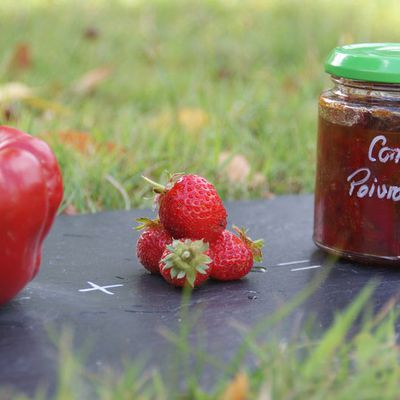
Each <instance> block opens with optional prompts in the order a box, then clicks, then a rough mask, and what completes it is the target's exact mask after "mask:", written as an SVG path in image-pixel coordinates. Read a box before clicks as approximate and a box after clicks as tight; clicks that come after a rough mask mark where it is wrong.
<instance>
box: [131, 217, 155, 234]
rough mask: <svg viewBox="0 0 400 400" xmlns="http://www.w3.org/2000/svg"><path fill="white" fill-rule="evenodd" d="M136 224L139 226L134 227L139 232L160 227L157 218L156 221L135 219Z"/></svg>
mask: <svg viewBox="0 0 400 400" xmlns="http://www.w3.org/2000/svg"><path fill="white" fill-rule="evenodd" d="M136 222H137V223H138V224H139V225H138V226H136V227H135V229H136V230H137V231H141V230H143V229H148V228H156V227H158V226H160V220H159V219H158V218H156V219H150V218H145V217H143V218H136Z"/></svg>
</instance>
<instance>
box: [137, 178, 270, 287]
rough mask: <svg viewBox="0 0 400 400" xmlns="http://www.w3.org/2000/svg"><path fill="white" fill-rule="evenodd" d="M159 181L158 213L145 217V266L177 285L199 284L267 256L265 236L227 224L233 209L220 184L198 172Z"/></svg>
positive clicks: (230, 276)
mask: <svg viewBox="0 0 400 400" xmlns="http://www.w3.org/2000/svg"><path fill="white" fill-rule="evenodd" d="M145 180H146V181H147V182H149V183H150V184H151V185H152V186H153V190H154V192H155V193H156V198H155V201H156V203H157V205H158V214H159V215H158V216H159V218H158V219H155V220H150V219H147V218H139V219H138V222H139V223H140V226H138V227H137V229H142V230H143V232H142V234H141V235H140V237H139V240H138V242H137V247H136V249H137V256H138V258H139V260H140V262H141V263H142V264H143V266H144V267H145V268H146V269H147V270H149V271H150V272H151V273H154V274H161V275H162V276H163V277H164V279H165V280H166V281H167V282H169V283H171V284H172V285H174V286H185V285H189V286H191V287H195V286H198V285H200V284H202V283H203V282H205V281H206V280H207V279H208V278H209V277H211V278H214V279H217V280H221V281H230V280H236V279H240V278H242V277H243V276H245V275H247V274H248V273H249V272H250V270H251V268H252V266H253V262H254V261H257V262H258V261H260V260H261V259H262V253H261V249H262V245H263V241H262V240H257V241H254V242H253V241H252V240H251V239H250V238H249V237H247V236H246V233H245V231H244V230H243V229H242V230H241V229H238V228H237V227H235V226H234V227H233V228H234V230H235V231H236V233H237V235H235V234H234V233H232V232H230V231H228V230H226V229H225V228H226V219H227V212H226V210H225V207H224V205H223V203H222V200H221V199H220V197H219V196H218V193H217V191H216V189H215V187H214V186H213V185H212V184H211V183H210V182H208V181H207V180H206V179H205V178H203V177H201V176H198V175H183V174H175V175H173V176H172V177H171V179H170V181H169V182H168V184H167V185H166V186H162V185H160V184H158V183H156V182H153V181H151V180H150V179H148V178H145Z"/></svg>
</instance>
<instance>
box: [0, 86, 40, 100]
mask: <svg viewBox="0 0 400 400" xmlns="http://www.w3.org/2000/svg"><path fill="white" fill-rule="evenodd" d="M32 96H33V90H32V89H31V88H30V87H28V86H26V85H24V84H23V83H20V82H8V83H6V84H4V85H2V86H0V103H4V102H8V101H15V100H23V99H27V98H29V97H32Z"/></svg>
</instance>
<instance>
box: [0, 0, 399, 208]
mask: <svg viewBox="0 0 400 400" xmlns="http://www.w3.org/2000/svg"><path fill="white" fill-rule="evenodd" d="M399 12H400V4H399V3H398V1H396V0H382V1H379V2H376V1H361V0H357V1H351V2H348V1H344V0H338V1H335V2H332V1H327V0H317V1H311V0H305V1H300V0H299V1H296V0H285V1H278V0H269V1H267V0H266V1H261V0H259V1H256V0H252V1H228V0H225V1H223V0H221V1H217V0H215V1H211V0H209V1H200V0H199V1H183V0H182V1H166V0H165V1H139V0H137V1H128V0H125V1H123V0H120V1H112V2H111V1H105V0H104V1H94V0H92V1H85V2H82V1H77V0H69V1H67V0H64V1H57V0H54V1H50V0H48V1H46V0H27V1H23V2H20V1H14V0H2V1H1V3H0V48H1V49H2V58H1V60H0V85H1V84H5V83H7V82H10V81H17V82H21V83H24V84H25V85H27V86H29V87H32V88H34V89H35V95H36V96H38V97H40V98H41V99H45V100H47V101H50V102H53V103H56V104H58V105H62V106H63V107H64V108H65V110H66V112H57V111H54V110H53V112H49V111H48V110H47V111H46V107H44V108H43V106H42V105H40V104H39V105H38V104H37V103H36V105H32V103H29V102H27V101H22V102H17V101H16V102H14V103H13V104H12V106H13V110H14V111H15V114H16V119H15V120H14V121H4V120H3V121H0V122H3V123H7V124H14V125H16V126H18V127H20V128H21V129H24V130H27V131H29V132H31V133H32V134H34V135H41V134H43V133H50V137H49V136H47V140H48V141H49V142H50V143H51V144H52V146H53V147H54V149H55V151H56V154H57V156H58V158H59V160H60V163H61V165H62V169H63V174H64V180H65V201H64V205H68V204H72V205H74V206H75V207H76V209H77V210H78V211H82V212H83V211H95V210H101V209H120V208H127V207H136V206H144V205H149V202H147V201H146V200H145V199H144V193H145V192H146V189H145V188H144V187H143V184H142V182H141V180H140V176H141V175H142V174H147V175H149V176H151V177H152V178H155V179H159V178H160V175H162V174H163V172H164V171H165V170H168V171H171V172H173V171H187V172H196V173H199V174H203V175H205V176H206V177H208V178H209V179H210V180H211V181H213V182H215V183H216V185H217V188H218V189H219V191H220V192H221V194H222V196H223V198H224V199H228V198H257V197H262V196H264V195H265V194H266V192H268V191H270V192H273V193H277V194H280V193H298V192H310V191H312V190H313V182H314V165H315V137H316V108H317V96H318V94H319V93H320V91H321V90H322V89H323V88H324V87H327V85H329V82H328V79H327V77H326V76H325V74H324V72H323V60H324V58H325V56H326V55H327V53H328V52H329V50H330V49H331V48H332V47H333V46H335V45H338V44H340V43H348V42H359V41H400V24H399V23H398V22H399V21H398V15H399ZM88 27H94V28H96V29H97V30H98V34H99V35H98V38H97V39H96V40H88V39H86V38H85V36H84V34H83V33H84V31H85V30H86V29H87V28H88ZM21 42H23V43H27V44H28V46H29V47H30V50H31V54H32V66H31V67H30V68H27V69H25V70H18V69H16V68H10V67H9V64H10V63H9V61H10V58H11V57H12V54H13V52H14V49H15V47H16V45H17V44H18V43H21ZM102 66H110V67H111V68H112V73H111V75H110V76H109V78H108V79H107V80H105V81H104V82H102V83H101V84H99V85H98V87H97V88H96V91H95V92H94V93H91V94H76V93H74V91H73V90H72V87H73V85H74V83H75V82H76V81H77V80H78V79H79V78H80V77H82V75H83V74H85V73H86V72H88V71H90V70H93V69H96V68H98V67H102ZM6 106H7V105H5V104H2V105H0V120H1V119H2V118H3V119H4V108H5V107H6ZM188 108H189V109H194V110H200V112H201V113H203V114H202V115H203V117H204V118H205V119H206V121H205V123H203V124H200V125H201V126H200V127H196V126H194V125H196V122H195V121H191V120H190V119H191V117H190V115H189V121H188V122H186V123H182V121H181V122H180V120H179V115H180V114H179V113H181V112H182V110H185V109H188ZM193 118H194V117H193ZM66 130H73V131H83V132H85V133H87V134H88V135H90V137H91V138H93V139H94V140H96V141H100V142H113V143H115V144H117V145H118V146H120V147H121V148H123V151H120V150H118V151H116V152H114V153H111V152H107V151H93V152H92V153H90V154H89V155H88V154H79V153H78V152H76V151H74V150H73V149H71V148H70V147H68V146H66V145H65V143H60V140H58V139H57V138H58V136H59V133H60V132H63V131H66ZM224 151H228V152H229V154H230V155H234V154H237V153H240V154H242V155H243V156H244V157H245V158H246V159H247V160H248V163H249V164H250V167H251V174H250V176H248V177H247V178H246V179H245V181H244V182H233V183H232V182H229V180H228V179H227V176H226V171H225V170H224V168H222V167H221V165H220V163H219V161H218V160H219V156H220V154H221V153H222V152H224ZM256 173H260V174H262V175H263V176H264V177H265V178H266V183H264V184H260V185H258V186H257V185H254V184H252V177H253V176H254V175H255V174H256ZM107 176H108V178H107ZM109 176H111V177H112V178H114V180H113V179H112V178H111V181H113V182H114V184H111V183H110V178H109ZM115 181H116V182H117V184H116V182H115ZM117 186H118V189H117ZM123 194H124V195H125V199H124V197H123ZM127 198H129V201H127Z"/></svg>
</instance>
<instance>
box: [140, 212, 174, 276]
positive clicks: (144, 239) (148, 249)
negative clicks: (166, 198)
mask: <svg viewBox="0 0 400 400" xmlns="http://www.w3.org/2000/svg"><path fill="white" fill-rule="evenodd" d="M137 221H138V222H139V223H140V224H141V225H139V226H138V227H137V228H136V229H137V230H140V229H144V232H143V233H142V234H141V235H140V237H139V240H138V241H137V244H136V254H137V256H138V258H139V261H140V262H141V263H142V265H143V266H144V267H145V268H146V269H147V270H149V271H150V272H151V273H152V274H160V268H159V263H160V260H161V256H162V254H163V253H164V250H165V247H166V246H167V245H168V244H170V243H172V237H171V236H170V234H169V233H168V232H167V231H166V230H165V229H164V227H163V226H162V225H161V224H160V221H159V220H158V219H156V220H154V221H152V220H151V219H148V218H138V219H137Z"/></svg>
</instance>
